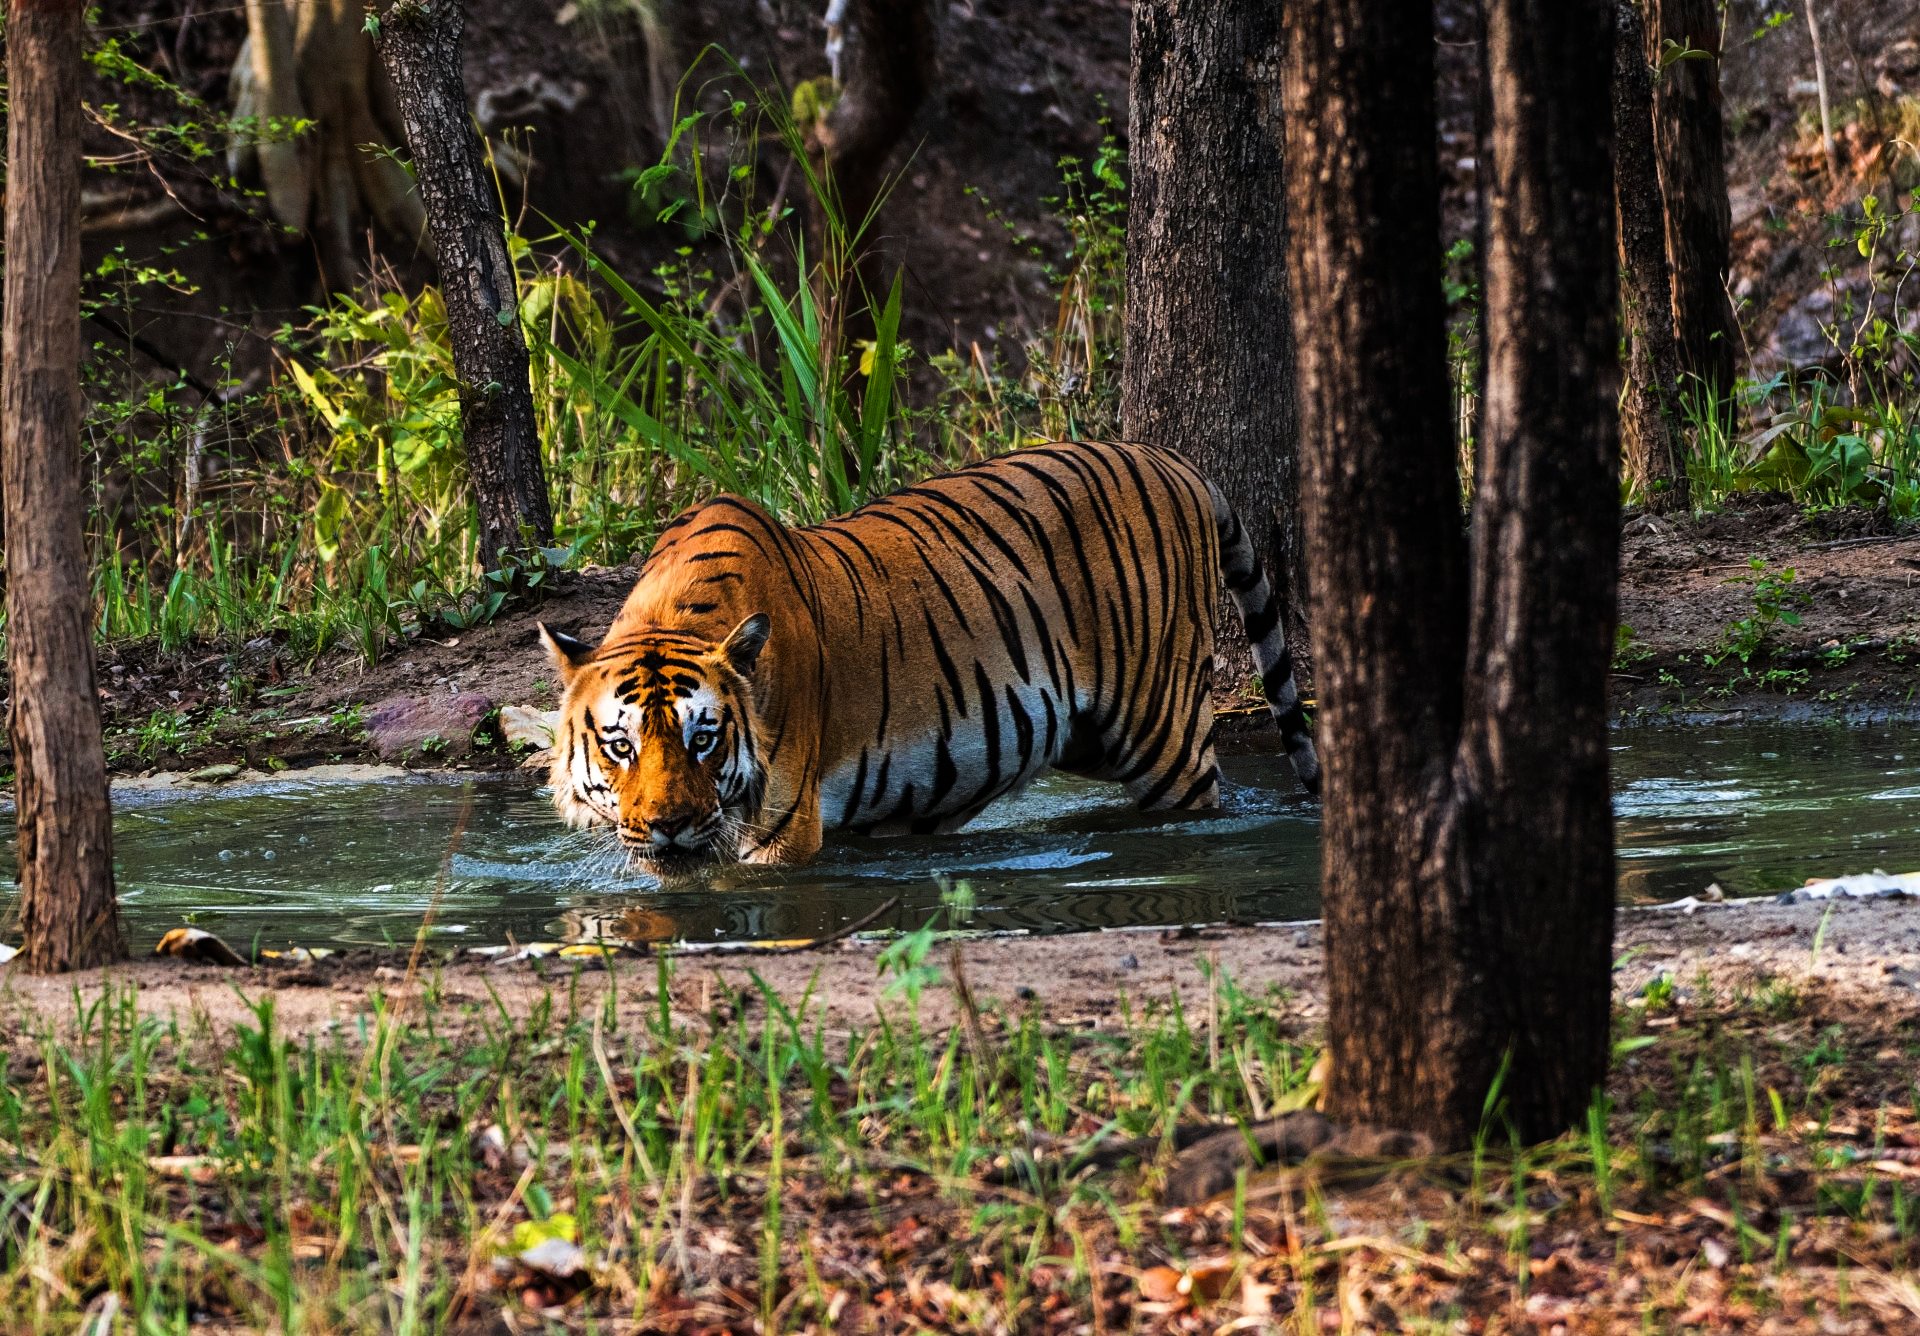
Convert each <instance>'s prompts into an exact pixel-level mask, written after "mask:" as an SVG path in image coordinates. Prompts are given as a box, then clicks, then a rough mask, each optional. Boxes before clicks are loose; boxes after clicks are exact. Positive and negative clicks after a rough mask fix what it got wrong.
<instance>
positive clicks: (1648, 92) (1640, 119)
mask: <svg viewBox="0 0 1920 1336" xmlns="http://www.w3.org/2000/svg"><path fill="white" fill-rule="evenodd" d="M1614 24H1615V28H1616V32H1617V39H1616V41H1615V42H1614V49H1613V133H1614V179H1613V198H1614V218H1615V222H1616V224H1617V226H1618V227H1619V231H1620V274H1621V280H1622V282H1621V303H1620V305H1621V310H1622V311H1623V313H1624V315H1625V318H1626V325H1627V328H1626V336H1627V347H1628V350H1629V360H1628V366H1627V384H1626V393H1625V395H1624V397H1623V398H1622V400H1621V412H1620V428H1621V436H1622V444H1623V445H1624V447H1625V454H1626V459H1627V467H1628V469H1629V470H1630V471H1631V472H1632V474H1633V477H1634V480H1635V482H1637V483H1638V484H1639V487H1640V492H1641V495H1642V497H1644V498H1645V501H1646V505H1647V509H1649V510H1652V511H1654V512H1656V513H1665V512H1667V511H1670V510H1685V509H1686V507H1687V500H1688V486H1687V463H1686V458H1687V457H1686V448H1687V447H1686V438H1685V436H1684V435H1683V434H1682V431H1681V422H1680V404H1679V381H1680V352H1679V348H1678V346H1677V345H1676V343H1675V341H1674V335H1673V322H1672V320H1671V319H1670V318H1669V313H1670V306H1669V294H1670V293H1671V292H1672V290H1673V275H1672V270H1671V269H1670V268H1669V266H1668V264H1667V237H1666V224H1665V217H1666V213H1665V203H1664V201H1663V200H1662V199H1661V195H1660V170H1659V158H1658V155H1657V153H1656V152H1655V149H1654V145H1653V85H1652V81H1651V80H1650V79H1649V78H1648V75H1647V62H1646V56H1645V48H1646V40H1645V25H1644V24H1643V23H1642V21H1641V18H1640V10H1639V7H1638V6H1637V5H1636V4H1635V3H1634V0H1615V3H1614Z"/></svg>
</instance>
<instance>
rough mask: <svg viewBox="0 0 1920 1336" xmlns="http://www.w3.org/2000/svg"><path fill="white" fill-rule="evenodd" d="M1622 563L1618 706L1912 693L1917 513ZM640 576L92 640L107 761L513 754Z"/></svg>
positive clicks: (1663, 523) (1796, 520)
mask: <svg viewBox="0 0 1920 1336" xmlns="http://www.w3.org/2000/svg"><path fill="white" fill-rule="evenodd" d="M1755 561H1758V562H1759V563H1760V566H1759V567H1758V568H1756V567H1755V566H1754V565H1753V563H1754V562H1755ZM1788 571H1791V572H1792V573H1793V574H1792V577H1791V579H1790V580H1789V579H1788V578H1787V572H1788ZM1620 574H1621V589H1620V623H1621V626H1622V628H1623V629H1622V641H1621V647H1620V650H1619V653H1618V654H1617V656H1616V664H1615V666H1616V669H1617V672H1616V676H1615V693H1614V698H1615V709H1616V713H1617V715H1618V716H1619V717H1620V719H1621V720H1622V721H1623V722H1634V723H1657V722H1679V723H1684V722H1700V721H1717V722H1726V721H1732V720H1742V719H1746V720H1757V719H1817V718H1836V717H1838V718H1871V717H1886V716H1888V715H1897V714H1901V713H1904V712H1905V711H1907V710H1909V709H1910V708H1911V707H1912V704H1913V696H1914V690H1915V687H1916V686H1920V530H1903V531H1899V532H1896V531H1894V530H1893V529H1892V528H1891V527H1890V526H1888V525H1887V523H1886V521H1885V520H1884V519H1882V518H1881V517H1878V516H1876V515H1875V514H1874V513H1872V512H1869V511H1864V510H1859V509H1838V510H1831V511H1818V512H1806V511H1802V510H1801V509H1799V508H1797V507H1796V506H1794V505H1793V504H1792V503H1790V502H1788V501H1786V500H1784V499H1780V498H1769V497H1766V496H1759V495H1756V496H1754V497H1753V498H1752V499H1751V500H1747V501H1745V503H1744V504H1740V505H1737V506H1730V507H1729V508H1727V509H1726V510H1723V511H1721V512H1720V513H1717V514H1713V515H1707V516H1702V517H1681V518H1675V519H1667V518H1655V517H1651V516H1635V517H1632V518H1629V519H1628V520H1627V521H1626V522H1625V528H1624V534H1623V538H1622V559H1621V573H1620ZM635 575H636V570H635V568H633V567H622V568H619V569H605V568H594V569H588V570H585V571H581V572H575V573H570V574H563V575H562V576H561V578H560V580H559V582H558V585H557V588H556V590H555V592H554V594H553V595H552V596H551V597H550V598H549V599H548V600H547V601H546V602H545V603H544V604H542V605H541V606H540V607H538V608H535V609H530V610H524V611H515V612H509V613H508V614H507V615H505V616H503V617H501V618H500V619H498V620H497V621H495V622H493V623H492V624H490V625H484V626H476V627H473V628H470V629H468V630H466V631H463V632H461V633H460V634H459V635H457V636H455V635H449V636H433V635H430V634H423V635H416V636H414V637H412V638H410V639H408V640H405V641H403V642H401V643H399V644H398V645H396V646H395V647H394V648H393V649H392V650H391V651H390V652H389V653H388V654H387V655H386V657H384V658H383V659H382V660H381V662H380V663H378V664H377V665H374V666H372V667H369V666H367V665H366V663H365V662H364V661H363V660H362V659H361V658H360V657H359V655H358V654H357V653H356V652H354V651H352V650H347V649H340V650H336V651H334V652H332V653H330V654H328V655H326V656H323V657H322V658H320V659H319V660H317V661H315V662H310V663H303V662H300V661H299V660H297V659H294V658H292V657H291V656H289V655H288V653H287V652H286V651H285V649H284V648H283V647H282V646H281V645H279V644H277V643H276V642H275V641H274V640H273V639H271V638H262V639H260V640H256V641H254V642H251V643H250V644H248V645H246V646H243V647H241V648H239V649H237V650H230V651H222V650H216V649H212V648H207V649H199V650H188V651H185V652H182V653H178V654H163V653H161V652H160V651H159V650H158V649H157V647H155V646H153V645H150V644H145V645H108V646H104V647H103V648H102V651H101V655H102V657H101V667H100V686H101V700H102V703H103V706H104V709H105V711H106V719H107V729H108V735H109V748H110V750H111V753H112V760H113V766H114V769H115V771H116V773H120V774H138V773H142V772H150V771H181V770H187V771H191V770H197V769H200V768H203V767H207V766H215V765H240V766H245V767H249V768H252V769H259V770H268V769H277V768H281V767H287V766H291V767H299V766H304V765H312V764H319V763H323V762H334V761H373V760H386V761H393V762H398V763H402V764H407V765H410V766H415V767H423V766H432V767H442V766H462V767H484V768H501V767H511V766H513V765H516V764H518V757H517V756H516V755H515V754H514V753H513V752H512V751H510V750H509V749H508V748H507V747H506V745H505V744H504V741H503V740H502V738H501V736H500V733H499V730H498V728H497V727H496V726H495V724H494V722H493V721H494V715H495V712H496V711H497V710H498V708H499V707H501V706H505V705H517V706H528V707H533V708H536V709H543V710H544V709H551V708H553V707H554V705H555V704H556V703H557V701H556V699H555V695H554V686H553V680H552V679H553V675H552V673H551V671H550V669H549V666H548V663H547V660H546V657H545V655H544V653H543V652H542V650H541V649H540V647H539V644H538V643H537V641H536V639H535V635H534V625H535V623H536V622H538V621H547V622H550V623H552V624H554V625H555V626H557V627H560V628H562V629H564V630H567V631H570V632H572V633H574V634H576V635H580V636H583V637H586V638H588V639H596V638H597V637H598V636H599V635H600V634H601V633H602V632H604V630H605V629H606V627H607V625H608V624H609V623H610V622H611V621H612V619H613V617H614V614H615V613H616V612H618V610H619V607H620V603H621V601H622V600H623V599H624V598H625V597H626V594H627V591H628V589H629V588H630V587H631V585H632V583H633V580H634V578H635ZM1743 655H1744V657H1743ZM1254 718H1255V720H1256V721H1257V720H1258V715H1257V714H1256V715H1255V716H1254ZM370 721H371V726H370ZM430 739H437V741H432V740H430ZM423 742H424V747H423V745H422V743H423Z"/></svg>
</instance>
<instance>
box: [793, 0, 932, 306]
mask: <svg viewBox="0 0 1920 1336" xmlns="http://www.w3.org/2000/svg"><path fill="white" fill-rule="evenodd" d="M827 25H828V37H827V45H828V51H829V58H830V59H831V61H832V63H833V67H834V68H833V77H834V79H835V81H836V82H837V83H838V85H839V95H838V96H837V97H836V98H835V99H834V103H833V106H832V108H831V109H830V110H829V111H828V112H827V114H826V115H825V116H823V117H821V119H820V120H819V121H818V122H817V123H816V124H815V126H814V127H813V132H814V138H813V143H814V148H815V150H816V152H817V153H818V155H819V160H820V161H821V162H822V163H823V164H824V166H825V167H826V169H827V175H828V177H829V179H830V180H831V181H832V190H833V194H834V196H835V199H836V201H837V203H838V206H839V209H840V221H841V223H842V225H843V226H844V227H845V228H846V231H847V234H848V237H849V239H851V238H853V237H855V236H857V235H858V234H859V232H860V231H861V230H862V229H863V228H864V227H865V226H866V224H867V223H868V222H869V220H870V219H871V217H872V215H873V210H874V206H875V204H876V203H877V202H878V200H879V198H880V187H881V185H882V184H883V182H884V180H885V177H884V175H883V169H884V168H885V167H886V165H887V155H888V154H890V153H892V152H893V149H894V145H896V144H898V143H899V142H900V136H901V135H903V134H905V133H906V131H907V125H908V123H909V122H911V121H912V120H913V116H914V113H915V112H916V111H918V110H919V109H920V104H921V103H922V102H924V101H925V100H926V96H927V89H928V87H929V86H930V85H931V84H932V82H933V68H932V67H933V14H932V12H931V8H930V6H929V5H928V3H927V0H833V3H831V4H830V5H829V6H828V7H827ZM869 291H870V292H873V293H875V295H879V294H878V289H877V287H876V286H875V285H872V284H869Z"/></svg>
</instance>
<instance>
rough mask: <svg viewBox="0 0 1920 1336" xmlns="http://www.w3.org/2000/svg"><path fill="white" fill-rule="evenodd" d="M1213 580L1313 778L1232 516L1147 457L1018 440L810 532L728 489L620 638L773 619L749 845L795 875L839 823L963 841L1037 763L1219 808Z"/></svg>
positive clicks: (1183, 476) (1271, 616) (1288, 679)
mask: <svg viewBox="0 0 1920 1336" xmlns="http://www.w3.org/2000/svg"><path fill="white" fill-rule="evenodd" d="M1223 554H1224V558H1225V560H1224V564H1223ZM1223 583H1225V584H1226V586H1227V587H1228V588H1229V589H1230V590H1231V591H1232V592H1233V593H1234V595H1235V597H1236V599H1237V600H1239V602H1240V606H1241V609H1242V615H1243V619H1245V620H1246V621H1247V622H1248V629H1249V638H1250V639H1251V640H1253V641H1254V643H1255V650H1256V662H1257V663H1258V664H1259V666H1260V667H1261V669H1262V671H1263V679H1265V680H1266V681H1267V682H1268V697H1269V700H1270V702H1272V703H1273V704H1274V707H1275V713H1276V715H1277V716H1278V717H1279V718H1280V720H1281V724H1282V729H1283V734H1284V735H1285V737H1286V738H1287V743H1288V748H1289V752H1290V753H1291V754H1292V756H1293V758H1294V762H1295V766H1296V769H1298V770H1299V773H1300V774H1301V777H1302V779H1303V780H1304V781H1306V782H1307V783H1308V785H1309V787H1312V785H1313V783H1314V781H1315V780H1316V779H1317V763H1316V761H1315V759H1314V756H1313V752H1312V746H1311V742H1310V741H1309V740H1308V739H1307V734H1306V725H1305V720H1304V718H1303V717H1302V716H1301V715H1300V712H1299V708H1298V703H1297V700H1296V699H1295V698H1294V697H1293V695H1292V669H1291V665H1290V663H1289V662H1288V661H1287V658H1286V652H1285V645H1284V641H1282V640H1281V639H1280V634H1279V627H1278V621H1279V619H1278V616H1277V614H1276V613H1275V612H1274V610H1273V608H1272V600H1271V598H1270V597H1269V596H1268V592H1267V589H1266V586H1265V582H1264V579H1263V578H1262V577H1261V576H1260V573H1259V568H1258V565H1257V563H1255V562H1254V560H1253V557H1252V551H1251V548H1250V546H1249V545H1248V543H1247V540H1246V538H1245V535H1244V533H1242V531H1241V529H1240V525H1239V521H1238V520H1237V519H1236V518H1234V517H1233V515H1232V512H1231V510H1230V509H1229V508H1228V507H1227V506H1226V504H1225V502H1224V500H1222V498H1221V497H1220V494H1219V492H1218V491H1217V489H1215V488H1213V487H1212V486H1211V485H1210V484H1209V483H1208V481H1207V480H1206V478H1205V477H1204V476H1203V475H1202V474H1201V473H1200V472H1199V471H1198V470H1197V469H1195V468H1194V467H1193V466H1192V465H1191V464H1190V463H1189V462H1188V461H1186V460H1185V459H1184V458H1182V457H1181V456H1179V455H1177V454H1174V453H1173V452H1171V451H1166V450H1161V449H1157V448H1154V447H1150V446H1141V445H1130V444H1079V443H1075V444H1063V445H1050V446H1037V447H1031V448H1028V449H1023V450H1018V451H1015V452H1013V453H1011V454H1008V455H1003V456H1000V457H997V458H994V459H991V460H987V461H984V462H982V463H979V464H975V465H972V466H970V467H968V468H964V469H961V470H958V471H956V472H953V473H949V474H944V475H941V476H939V477H936V478H932V479H929V480H927V481H926V482H923V483H921V484H919V485H917V486H913V487H909V488H906V489H904V490H902V491H900V492H896V493H894V494H892V495H889V496H887V497H884V498H881V499H879V500H876V501H874V502H872V503H870V504H868V505H866V506H864V507H862V508H861V509H859V510H857V511H855V512H853V513H852V514H850V515H846V516H843V517H841V518H838V519H834V520H830V521H827V522H825V523H822V524H818V525H813V526H810V527H807V528H797V529H789V528H787V527H785V526H783V525H781V524H779V523H778V522H777V521H775V520H774V519H772V518H771V517H770V516H768V515H767V514H766V513H765V512H764V511H763V510H761V509H760V508H759V507H758V506H755V505H753V504H752V503H750V502H747V501H743V500H741V499H738V498H733V497H722V498H718V499H716V500H714V501H711V502H708V503H706V504H705V505H702V506H700V507H697V508H696V509H694V510H691V511H689V512H688V513H687V514H685V515H683V516H681V517H680V518H679V519H678V520H676V521H675V522H674V524H673V525H672V526H670V527H669V529H668V531H667V532H665V533H663V534H662V536H661V539H660V542H659V543H658V544H657V545H656V547H655V549H654V552H653V555H652V556H651V557H650V558H649V559H648V562H647V566H646V569H645V571H644V572H643V574H642V576H641V579H640V581H639V583H638V584H637V585H636V587H635V589H634V591H633V594H632V595H631V596H630V597H629V599H628V601H627V604H626V606H625V607H624V608H623V609H622V612H621V614H620V618H619V619H618V620H617V621H616V623H615V625H614V628H613V631H612V632H610V633H609V636H608V641H607V644H608V646H613V645H615V644H616V643H626V642H633V641H635V637H636V636H639V637H641V638H644V632H645V630H646V629H647V628H657V629H658V630H660V631H663V632H675V633H683V634H684V633H691V634H692V635H694V636H697V637H704V638H705V639H707V640H711V641H713V642H715V643H718V642H719V641H721V640H722V639H724V638H725V637H726V635H727V634H728V631H729V629H730V628H733V627H735V626H737V625H739V624H741V622H742V620H743V619H744V618H748V617H751V616H752V615H754V614H756V613H764V614H766V615H767V616H768V618H769V619H770V621H771V634H770V636H769V637H768V639H767V643H766V649H765V653H764V654H763V655H762V656H761V658H760V661H759V663H758V666H757V667H756V668H755V670H754V674H753V678H752V682H751V696H752V701H753V708H754V711H755V712H756V714H757V718H756V719H755V720H754V721H753V732H754V734H755V736H756V738H757V740H758V744H757V745H758V752H759V754H758V758H757V759H758V762H759V764H760V768H761V779H762V785H761V787H762V790H763V795H764V796H763V798H762V800H761V802H760V805H759V810H758V811H756V812H754V813H753V814H752V815H751V817H750V818H749V819H747V820H746V821H745V822H743V825H742V829H743V831H745V832H746V833H745V835H744V836H743V840H742V847H741V849H740V850H738V851H737V852H738V855H739V856H741V857H746V858H754V859H765V860H767V861H791V860H793V859H796V858H802V857H806V856H809V855H810V854H811V853H812V852H813V851H814V849H816V848H817V847H818V844H819V840H820V832H821V831H822V830H823V829H827V828H835V827H842V828H850V829H853V830H857V831H873V832H881V833H889V832H900V831H936V830H945V829H951V828H953V827H955V826H958V825H960V824H963V823H964V822H965V821H967V820H968V819H969V818H971V817H973V816H974V815H976V814H977V813H978V812H979V811H980V810H981V809H982V808H984V807H986V806H987V805H988V804H989V803H991V802H992V801H993V800H994V799H995V798H998V797H1000V796H1002V795H1004V794H1006V793H1009V792H1012V791H1014V790H1016V789H1018V788H1019V787H1021V786H1022V785H1024V784H1025V783H1027V782H1028V781H1029V780H1031V779H1032V778H1034V777H1035V776H1036V775H1037V774H1039V773H1040V772H1041V771H1042V770H1044V769H1046V768H1048V767H1049V766H1053V767H1058V768H1061V769H1065V770H1070V771H1073V772H1075V773H1079V774H1084V775H1089V776H1093V777H1096V778H1101V779H1108V780H1113V781H1115V782H1118V783H1120V784H1122V785H1124V786H1125V787H1126V789H1127V791H1128V792H1129V793H1130V794H1131V795H1132V796H1133V798H1134V800H1135V802H1136V803H1137V804H1138V805H1139V806H1141V807H1143V808H1148V809H1158V808H1191V807H1208V806H1212V805H1214V804H1215V803H1217V801H1218V796H1219V770H1218V767H1217V765H1216V764H1215V760H1214V750H1213V700H1212V693H1213V647H1214V631H1215V627H1214V622H1215V615H1216V611H1215V610H1216V608H1217V605H1218V598H1217V594H1218V590H1219V589H1220V588H1221V586H1222V584H1223ZM569 695H570V696H571V695H572V693H571V692H570V693H569ZM559 779H560V776H559V775H558V774H556V783H558V782H559Z"/></svg>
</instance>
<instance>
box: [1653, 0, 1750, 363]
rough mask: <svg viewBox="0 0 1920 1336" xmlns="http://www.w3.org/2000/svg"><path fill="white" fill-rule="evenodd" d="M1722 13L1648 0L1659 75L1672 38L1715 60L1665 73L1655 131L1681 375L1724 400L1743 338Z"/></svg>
mask: <svg viewBox="0 0 1920 1336" xmlns="http://www.w3.org/2000/svg"><path fill="white" fill-rule="evenodd" d="M1718 11H1719V6H1718V5H1717V4H1716V3H1714V0H1648V10H1647V25H1646V26H1647V63H1648V64H1650V65H1652V66H1653V67H1654V68H1655V69H1659V68H1660V51H1661V47H1662V46H1663V44H1665V43H1666V42H1669V41H1672V42H1675V43H1678V44H1679V45H1680V46H1682V47H1687V48H1692V49H1694V50H1699V51H1704V52H1706V53H1708V55H1709V56H1710V57H1711V58H1710V59H1702V60H1676V61H1674V62H1672V63H1671V64H1669V65H1668V66H1667V67H1666V68H1665V69H1664V70H1661V72H1660V73H1659V75H1658V76H1657V77H1656V79H1655V81H1654V85H1653V126H1654V142H1655V143H1656V144H1657V145H1658V147H1659V152H1660V191H1661V194H1662V196H1663V198H1664V199H1665V201H1666V210H1667V219H1666V229H1667V258H1668V261H1669V263H1670V264H1671V265H1672V266H1673V297H1672V304H1673V329H1674V335H1675V337H1676V338H1677V339H1678V340H1679V343H1680V369H1681V370H1682V371H1685V372H1689V373H1691V374H1692V375H1695V376H1698V377H1699V378H1700V379H1701V380H1702V381H1704V382H1705V383H1706V384H1707V385H1708V386H1711V387H1712V388H1713V389H1714V390H1715V391H1717V392H1718V393H1720V394H1723V395H1724V394H1726V393H1727V392H1729V391H1730V390H1731V389H1732V388H1733V376H1734V356H1735V347H1734V345H1735V343H1736V342H1737V340H1738V338H1739V331H1738V329H1737V328H1736V327H1735V326H1734V323H1733V307H1732V303H1731V300H1730V299H1729V298H1728V296H1727V288H1726V277H1727V266H1728V264H1729V262H1730V261H1729V256H1730V251H1731V246H1732V235H1733V219H1732V212H1731V209H1730V207H1729V206H1728V203H1727V147H1726V140H1725V131H1724V127H1723V125H1722V118H1721V113H1720V16H1719V12H1718Z"/></svg>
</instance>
